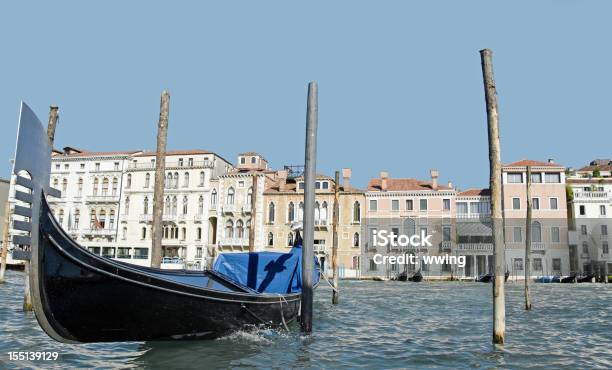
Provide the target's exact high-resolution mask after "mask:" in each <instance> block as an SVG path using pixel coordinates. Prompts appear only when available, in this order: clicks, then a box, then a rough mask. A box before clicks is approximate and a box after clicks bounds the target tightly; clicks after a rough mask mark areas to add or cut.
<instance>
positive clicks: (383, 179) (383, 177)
mask: <svg viewBox="0 0 612 370" xmlns="http://www.w3.org/2000/svg"><path fill="white" fill-rule="evenodd" d="M388 179H389V172H387V171H380V190H382V191H387V180H388Z"/></svg>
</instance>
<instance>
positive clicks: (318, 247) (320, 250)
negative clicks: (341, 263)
mask: <svg viewBox="0 0 612 370" xmlns="http://www.w3.org/2000/svg"><path fill="white" fill-rule="evenodd" d="M313 250H314V251H315V252H318V253H325V245H319V244H315V245H313Z"/></svg>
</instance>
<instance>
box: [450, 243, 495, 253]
mask: <svg viewBox="0 0 612 370" xmlns="http://www.w3.org/2000/svg"><path fill="white" fill-rule="evenodd" d="M457 250H459V251H472V252H492V251H493V244H492V243H459V244H457Z"/></svg>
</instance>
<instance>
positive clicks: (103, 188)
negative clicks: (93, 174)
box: [102, 178, 108, 197]
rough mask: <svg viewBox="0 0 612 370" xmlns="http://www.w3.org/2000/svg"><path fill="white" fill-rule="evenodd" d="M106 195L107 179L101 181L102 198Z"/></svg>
mask: <svg viewBox="0 0 612 370" xmlns="http://www.w3.org/2000/svg"><path fill="white" fill-rule="evenodd" d="M107 195H108V179H107V178H105V179H104V180H102V196H103V197H105V196H107Z"/></svg>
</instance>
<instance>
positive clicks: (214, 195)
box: [210, 189, 217, 206]
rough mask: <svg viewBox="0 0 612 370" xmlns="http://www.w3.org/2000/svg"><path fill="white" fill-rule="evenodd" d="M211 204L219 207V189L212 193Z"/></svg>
mask: <svg viewBox="0 0 612 370" xmlns="http://www.w3.org/2000/svg"><path fill="white" fill-rule="evenodd" d="M210 204H211V205H213V206H214V205H217V189H213V191H212V193H210Z"/></svg>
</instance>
